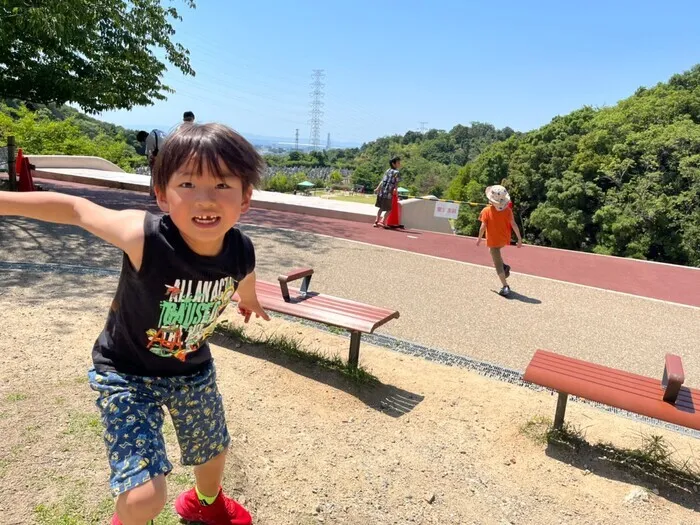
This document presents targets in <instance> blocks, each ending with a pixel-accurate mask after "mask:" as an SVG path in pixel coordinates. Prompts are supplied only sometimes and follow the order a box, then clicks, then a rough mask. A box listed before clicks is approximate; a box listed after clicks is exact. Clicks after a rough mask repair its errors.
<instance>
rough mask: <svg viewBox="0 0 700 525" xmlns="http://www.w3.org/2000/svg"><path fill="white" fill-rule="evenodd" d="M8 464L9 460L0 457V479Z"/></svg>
mask: <svg viewBox="0 0 700 525" xmlns="http://www.w3.org/2000/svg"><path fill="white" fill-rule="evenodd" d="M9 466H10V462H9V461H8V460H6V459H0V479H2V478H3V477H4V476H5V473H6V472H7V467H9Z"/></svg>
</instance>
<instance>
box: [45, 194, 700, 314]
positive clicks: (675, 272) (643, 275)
mask: <svg viewBox="0 0 700 525" xmlns="http://www.w3.org/2000/svg"><path fill="white" fill-rule="evenodd" d="M42 184H44V185H45V186H49V187H50V186H56V187H57V188H56V189H59V191H64V192H66V193H74V194H81V195H83V196H85V197H88V198H90V199H92V200H95V201H97V202H101V203H103V204H104V205H106V206H110V207H113V208H125V207H139V208H144V207H147V206H148V207H149V208H151V209H153V207H152V205H149V200H148V198H147V197H146V195H144V194H142V193H136V192H129V191H121V190H110V189H106V188H97V187H93V186H85V185H75V184H64V183H56V182H54V181H50V182H49V181H42ZM242 222H243V223H244V224H255V225H258V226H269V227H275V228H287V229H292V230H297V231H305V232H309V233H318V234H323V235H329V236H332V237H339V238H341V239H349V240H353V241H360V242H365V243H369V244H375V245H378V246H386V247H389V248H396V249H400V250H407V251H411V252H415V253H421V254H425V255H432V256H435V257H443V258H445V259H452V260H455V261H462V262H467V263H473V264H479V265H486V266H490V265H491V258H490V256H489V253H488V250H487V249H486V248H485V247H481V248H477V247H476V244H475V240H474V239H473V238H469V237H461V236H456V235H444V234H439V233H431V232H423V231H409V230H383V229H380V228H373V227H372V226H371V225H370V224H361V223H357V222H349V221H343V220H339V219H329V218H325V217H312V216H309V215H302V214H298V213H285V212H279V211H270V210H261V209H252V210H251V211H250V212H249V213H248V214H246V215H244V216H243V218H242ZM504 258H505V259H506V261H507V262H508V264H510V265H511V266H512V267H513V271H514V272H518V273H524V274H528V275H536V276H539V277H547V278H550V279H558V280H561V281H567V282H571V283H577V284H582V285H586V286H593V287H596V288H603V289H607V290H614V291H618V292H625V293H629V294H633V295H639V296H643V297H650V298H654V299H661V300H665V301H671V302H675V303H680V304H686V305H690V306H696V307H700V269H696V268H687V267H683V266H675V265H668V264H655V263H649V262H644V261H636V260H633V259H623V258H618V257H603V256H599V255H593V254H588V253H581V252H573V251H566V250H555V249H551V248H542V247H537V246H523V248H521V249H520V250H518V249H516V248H515V247H511V248H507V249H506V250H505V252H504Z"/></svg>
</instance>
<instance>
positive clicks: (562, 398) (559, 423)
mask: <svg viewBox="0 0 700 525" xmlns="http://www.w3.org/2000/svg"><path fill="white" fill-rule="evenodd" d="M568 398H569V394H567V393H566V392H559V399H557V411H556V412H555V414H554V428H555V429H556V430H561V428H562V427H563V426H564V414H566V400H567V399H568Z"/></svg>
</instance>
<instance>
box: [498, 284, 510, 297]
mask: <svg viewBox="0 0 700 525" xmlns="http://www.w3.org/2000/svg"><path fill="white" fill-rule="evenodd" d="M498 295H500V296H501V297H508V296H509V295H510V286H504V287H503V288H501V291H500V292H498Z"/></svg>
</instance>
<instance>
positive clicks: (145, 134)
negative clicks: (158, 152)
mask: <svg viewBox="0 0 700 525" xmlns="http://www.w3.org/2000/svg"><path fill="white" fill-rule="evenodd" d="M147 138H148V131H139V132H138V133H137V134H136V140H138V141H139V142H143V141H144V140H146V139H147Z"/></svg>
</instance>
